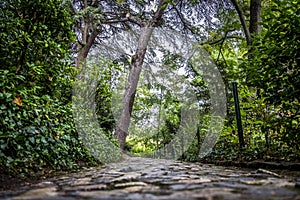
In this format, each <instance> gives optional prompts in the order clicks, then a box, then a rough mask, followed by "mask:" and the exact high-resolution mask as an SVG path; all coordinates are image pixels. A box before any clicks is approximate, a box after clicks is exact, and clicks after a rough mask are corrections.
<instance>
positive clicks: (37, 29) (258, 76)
mask: <svg viewBox="0 0 300 200" xmlns="http://www.w3.org/2000/svg"><path fill="white" fill-rule="evenodd" d="M149 5H153V6H152V7H151V8H149ZM299 8H300V6H299V3H298V1H296V0H291V1H284V0H268V1H263V2H261V1H260V0H249V1H248V0H223V1H205V0H183V1H175V0H165V1H163V0H161V1H155V0H153V1H151V0H117V1H101V0H93V1H92V0H73V1H63V0H43V1H42V0H35V1H30V0H2V1H1V4H0V20H1V22H0V30H1V31H0V41H1V42H0V48H1V52H0V101H1V104H0V168H1V169H2V171H4V172H5V173H8V174H12V175H18V176H39V175H43V174H46V173H48V172H49V170H50V171H52V170H54V171H59V170H76V169H80V168H81V167H83V166H87V165H96V164H99V161H98V160H97V159H95V158H94V157H93V156H92V154H91V152H90V150H89V149H88V148H86V146H85V145H84V144H83V142H82V138H80V137H79V135H78V132H77V129H76V125H75V123H74V118H73V109H74V108H73V107H72V88H73V86H74V82H75V79H76V75H77V74H78V73H79V72H80V71H81V70H83V69H84V68H87V67H88V66H90V65H93V66H95V65H99V66H98V67H97V68H94V69H97V72H98V73H99V72H100V73H101V74H102V76H101V79H100V80H99V83H98V86H97V90H96V97H95V99H96V102H97V106H96V109H97V110H96V111H97V112H96V113H97V120H98V123H99V124H100V126H101V128H102V129H103V131H104V132H105V134H106V136H107V138H109V139H110V140H111V141H113V142H114V143H115V144H116V145H120V144H121V146H120V147H121V148H123V149H125V150H127V151H128V152H130V153H133V154H136V155H141V154H143V153H147V152H151V151H153V150H155V149H157V148H159V147H162V146H164V145H166V144H168V143H169V142H170V140H171V139H172V138H173V137H174V135H175V134H176V131H177V130H178V128H179V124H180V121H181V120H182V119H181V116H180V109H181V107H180V106H181V105H180V102H178V99H176V97H174V95H172V91H169V90H168V88H166V87H164V86H163V85H159V84H158V85H151V84H146V83H144V84H140V85H139V87H138V88H137V90H136V96H135V99H134V104H132V105H131V108H130V109H131V110H132V113H131V121H133V122H139V121H143V120H145V119H147V114H148V113H149V110H151V106H153V105H154V104H156V105H160V108H161V112H163V113H164V118H163V120H161V121H160V122H159V124H160V128H159V129H158V131H156V133H155V134H152V137H146V138H145V137H139V135H143V131H145V130H142V129H138V128H133V129H130V128H129V127H127V128H128V130H129V131H134V132H135V134H134V136H135V137H132V136H130V134H129V135H128V136H127V140H126V143H124V144H123V147H122V143H121V140H120V137H116V135H117V134H116V132H118V131H116V130H117V127H118V121H117V120H116V119H115V118H114V115H113V110H112V96H113V89H115V88H116V87H117V85H116V84H115V83H116V80H125V81H126V77H127V76H128V75H129V74H130V73H131V72H132V67H130V66H131V64H132V63H134V57H131V56H133V55H123V56H121V57H120V58H118V59H115V60H106V61H103V60H102V61H101V62H105V64H103V63H102V64H101V65H100V64H99V61H97V56H95V55H97V54H93V52H96V51H97V48H98V47H99V45H100V46H101V41H102V40H104V39H105V38H109V37H112V36H114V35H115V34H117V33H118V32H119V31H120V30H142V29H141V27H144V26H148V25H149V24H151V23H152V24H151V25H152V27H153V28H156V27H162V28H166V27H168V28H170V29H173V30H176V31H180V32H182V33H183V34H186V35H189V36H191V37H193V38H194V39H195V41H197V43H198V45H201V46H202V47H203V48H204V49H205V50H206V51H207V52H208V53H209V55H210V56H211V59H212V60H214V62H215V64H216V66H217V67H218V69H219V71H220V73H221V75H222V79H223V81H224V84H225V86H226V102H227V110H226V114H227V115H226V121H225V124H224V128H223V130H222V132H221V136H220V138H219V139H218V141H217V144H216V145H215V146H214V148H213V151H212V152H211V153H210V154H208V155H207V156H206V157H204V158H201V159H200V158H199V156H198V154H199V148H200V146H201V142H202V141H203V138H204V137H205V134H206V132H207V122H208V121H209V116H210V111H211V110H210V109H211V105H210V104H209V103H208V102H209V98H210V97H209V94H208V90H207V83H205V81H204V79H203V77H202V76H201V74H199V73H197V71H196V70H195V69H194V68H193V66H188V65H187V66H185V76H186V77H187V78H188V79H189V80H191V81H190V84H191V85H192V86H193V88H194V89H195V94H196V95H197V98H199V101H200V100H201V101H202V102H205V103H204V104H203V105H201V109H200V110H201V116H202V117H201V118H200V120H199V122H198V124H199V130H198V131H197V132H195V133H191V134H194V135H195V141H194V142H193V144H192V145H191V146H190V147H189V149H188V150H187V151H185V152H182V156H181V157H180V159H183V160H186V161H199V160H242V161H252V160H264V161H275V162H280V161H293V162H298V161H299V158H300V149H299V148H300V146H299V144H300V135H299V129H300V128H299V123H300V120H299V116H300V114H299V108H300V103H299V96H300V95H299V90H300V79H299V71H300V69H299V60H300V55H299V52H300V51H299V46H300V45H299V42H300V38H299V37H300V34H299V33H300V28H299V24H300V16H299V12H300V11H299V10H300V9H299ZM191 16H192V17H191ZM150 28H151V27H150ZM146 47H147V46H146ZM148 51H149V50H148ZM136 53H138V51H136ZM163 63H164V67H165V68H164V70H173V69H179V68H181V67H182V60H181V58H180V56H178V55H176V54H172V52H165V54H164V60H163ZM103 66H105V67H103ZM141 76H143V72H142V73H141ZM82 81H83V83H84V80H82ZM233 81H234V82H237V83H238V92H239V99H240V106H241V118H242V126H243V133H244V143H245V145H244V146H243V147H242V148H241V146H240V143H239V137H238V134H237V125H236V121H235V113H234V102H233V94H232V85H231V83H232V82H233ZM85 84H87V83H85ZM153 89H155V90H156V91H159V90H160V91H163V92H161V93H159V94H157V93H153V92H151V91H153ZM128 106H130V105H128ZM174 145H175V146H174V148H181V146H180V143H178V144H177V146H176V144H174ZM98 153H101V152H98ZM103 153H104V152H103ZM162 153H163V152H162Z"/></svg>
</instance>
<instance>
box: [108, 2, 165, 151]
mask: <svg viewBox="0 0 300 200" xmlns="http://www.w3.org/2000/svg"><path fill="white" fill-rule="evenodd" d="M166 7H167V3H166V1H165V0H161V1H160V2H159V5H158V9H157V11H156V13H155V14H154V16H153V17H152V19H151V20H150V21H149V22H148V23H143V24H141V26H142V28H141V33H140V37H139V41H138V46H137V49H136V52H135V54H134V55H133V56H132V60H131V64H130V72H129V76H128V79H127V83H126V88H125V93H124V96H123V101H122V106H123V107H122V112H121V115H120V118H119V120H118V123H117V127H116V130H115V134H114V137H115V138H116V139H117V140H118V142H119V144H120V149H121V150H122V151H124V150H125V142H126V137H127V133H128V129H129V125H130V118H131V113H132V108H133V104H134V99H135V93H136V89H137V85H138V81H139V78H140V73H141V71H142V64H143V62H144V58H145V54H146V51H147V46H148V43H149V41H150V37H151V35H152V33H153V30H154V28H155V26H157V24H159V21H160V19H161V17H162V15H163V12H164V10H165V9H166ZM129 17H130V16H129Z"/></svg>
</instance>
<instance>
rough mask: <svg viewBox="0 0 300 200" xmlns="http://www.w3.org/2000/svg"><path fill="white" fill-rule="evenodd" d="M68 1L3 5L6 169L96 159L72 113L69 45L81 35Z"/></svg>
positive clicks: (1, 132)
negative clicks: (74, 28) (81, 137)
mask: <svg viewBox="0 0 300 200" xmlns="http://www.w3.org/2000/svg"><path fill="white" fill-rule="evenodd" d="M63 2H65V1H61V0H37V1H26V0H7V1H6V0H5V1H4V2H3V3H1V5H0V49H1V55H0V79H1V81H0V102H1V104H0V168H1V169H2V170H4V171H6V172H8V173H13V174H22V175H24V176H28V175H34V174H36V172H38V173H42V174H43V173H45V172H46V171H44V170H49V169H54V170H61V169H76V168H78V167H79V165H80V164H82V163H84V162H86V163H95V160H94V159H93V158H92V157H91V156H90V155H89V152H88V151H87V150H86V149H85V148H84V146H83V145H82V143H81V142H80V140H79V139H78V137H77V135H76V129H75V125H74V122H73V117H72V106H71V95H72V92H71V90H72V82H73V79H74V77H75V75H76V69H75V68H73V67H72V66H71V65H70V60H71V58H70V51H69V49H71V44H72V42H73V41H74V38H75V36H74V33H73V31H72V23H73V22H72V19H71V16H70V13H69V11H68V10H69V9H68V5H66V4H63ZM43 169H44V170H43Z"/></svg>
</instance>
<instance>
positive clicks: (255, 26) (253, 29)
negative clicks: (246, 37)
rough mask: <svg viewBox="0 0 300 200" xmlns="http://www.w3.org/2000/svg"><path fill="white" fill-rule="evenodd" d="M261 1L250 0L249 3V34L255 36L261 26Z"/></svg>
mask: <svg viewBox="0 0 300 200" xmlns="http://www.w3.org/2000/svg"><path fill="white" fill-rule="evenodd" d="M260 16H261V0H251V3H250V27H249V32H250V34H252V37H253V35H256V34H258V33H259V32H260V30H261V26H260V24H259V23H260V22H261V17H260Z"/></svg>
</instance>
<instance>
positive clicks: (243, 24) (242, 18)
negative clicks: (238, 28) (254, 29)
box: [230, 0, 251, 46]
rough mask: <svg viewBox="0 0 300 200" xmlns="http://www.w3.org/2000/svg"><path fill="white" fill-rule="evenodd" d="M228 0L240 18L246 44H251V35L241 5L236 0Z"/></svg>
mask: <svg viewBox="0 0 300 200" xmlns="http://www.w3.org/2000/svg"><path fill="white" fill-rule="evenodd" d="M230 1H231V3H232V4H233V6H234V8H235V10H236V11H237V13H238V15H239V18H240V21H241V24H242V26H243V29H244V33H245V36H246V41H247V45H249V46H250V45H251V35H250V32H249V29H248V27H247V24H246V20H245V17H244V14H243V11H242V9H241V7H240V6H239V4H238V2H237V1H236V0H230Z"/></svg>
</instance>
